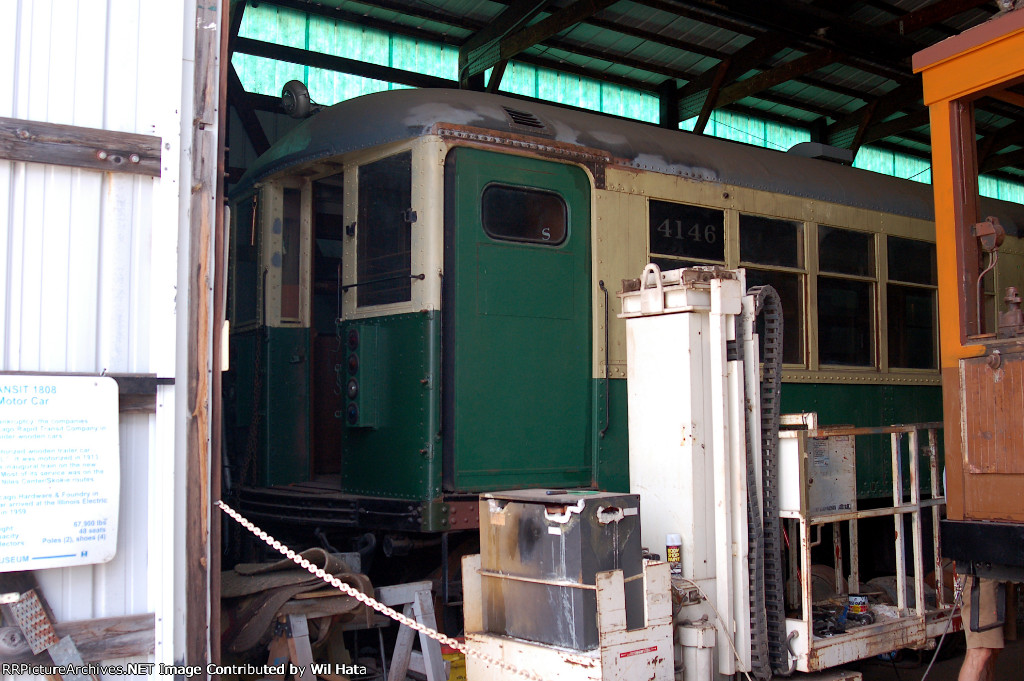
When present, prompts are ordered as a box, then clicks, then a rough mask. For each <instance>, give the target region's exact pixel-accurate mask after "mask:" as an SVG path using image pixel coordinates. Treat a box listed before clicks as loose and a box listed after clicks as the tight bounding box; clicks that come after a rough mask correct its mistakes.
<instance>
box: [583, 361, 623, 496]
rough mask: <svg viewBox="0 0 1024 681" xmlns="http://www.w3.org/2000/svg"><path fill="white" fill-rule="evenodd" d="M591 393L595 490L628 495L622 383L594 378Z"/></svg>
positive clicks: (616, 380) (620, 381)
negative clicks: (592, 401)
mask: <svg viewBox="0 0 1024 681" xmlns="http://www.w3.org/2000/svg"><path fill="white" fill-rule="evenodd" d="M592 393H593V396H594V409H593V413H594V414H595V417H594V442H595V445H594V451H595V452H597V457H596V458H597V460H596V461H595V462H594V463H595V465H594V470H595V471H596V475H597V481H596V482H597V488H598V489H600V490H602V491H604V492H629V433H628V431H627V430H626V429H627V425H626V424H627V423H628V420H627V418H626V408H627V405H626V402H627V399H626V381H625V380H624V379H614V378H613V379H611V380H604V379H594V387H593V391H592Z"/></svg>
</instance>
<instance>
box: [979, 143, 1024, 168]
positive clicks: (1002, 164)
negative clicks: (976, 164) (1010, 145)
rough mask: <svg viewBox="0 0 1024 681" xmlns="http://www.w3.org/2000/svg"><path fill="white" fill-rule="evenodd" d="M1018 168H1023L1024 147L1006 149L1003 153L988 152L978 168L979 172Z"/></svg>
mask: <svg viewBox="0 0 1024 681" xmlns="http://www.w3.org/2000/svg"><path fill="white" fill-rule="evenodd" d="M1009 167H1013V168H1019V169H1022V170H1024V149H1017V150H1016V151H1008V152H1006V153H1005V154H990V155H989V156H988V157H987V158H986V159H985V160H984V161H983V162H982V163H981V167H980V168H978V172H979V173H991V172H992V171H994V170H999V169H1001V168H1009Z"/></svg>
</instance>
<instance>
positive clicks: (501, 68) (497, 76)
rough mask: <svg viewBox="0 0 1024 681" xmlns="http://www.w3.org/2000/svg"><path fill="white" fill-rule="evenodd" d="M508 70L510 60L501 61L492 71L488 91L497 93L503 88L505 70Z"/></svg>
mask: <svg viewBox="0 0 1024 681" xmlns="http://www.w3.org/2000/svg"><path fill="white" fill-rule="evenodd" d="M506 68H508V60H507V59H505V60H502V61H499V62H498V63H497V64H495V65H494V68H493V69H491V77H490V79H489V80H488V81H487V91H488V92H497V91H498V88H499V87H501V78H502V76H504V75H505V69H506Z"/></svg>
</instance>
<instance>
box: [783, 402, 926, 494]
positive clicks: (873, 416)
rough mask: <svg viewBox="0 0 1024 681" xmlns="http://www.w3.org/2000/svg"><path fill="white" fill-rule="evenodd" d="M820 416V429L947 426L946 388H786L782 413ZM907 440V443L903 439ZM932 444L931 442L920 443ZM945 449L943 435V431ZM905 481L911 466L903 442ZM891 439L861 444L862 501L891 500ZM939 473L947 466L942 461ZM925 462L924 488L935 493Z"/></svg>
mask: <svg viewBox="0 0 1024 681" xmlns="http://www.w3.org/2000/svg"><path fill="white" fill-rule="evenodd" d="M812 411H813V412H817V414H818V423H819V424H820V425H852V426H862V427H872V426H889V425H894V424H898V423H925V422H929V421H942V388H941V387H940V386H937V385H936V386H931V385H841V384H835V383H783V384H782V413H783V414H792V413H798V412H812ZM904 440H905V439H904ZM921 444H922V445H926V444H927V440H923V441H922V442H921ZM939 444H940V447H939V451H940V452H941V451H942V448H941V431H940V441H939ZM903 447H904V450H903V451H904V457H903V465H904V480H909V475H910V473H909V463H908V456H907V455H906V442H905V441H904V444H903ZM890 452H891V444H890V439H889V436H885V435H879V436H861V437H858V438H857V498H858V499H869V498H882V497H889V498H891V497H892V456H891V454H890ZM939 465H940V468H941V465H942V462H941V461H940V464H939ZM930 485H931V478H930V476H929V473H928V467H927V465H926V464H924V463H923V462H922V467H921V486H922V488H924V489H930Z"/></svg>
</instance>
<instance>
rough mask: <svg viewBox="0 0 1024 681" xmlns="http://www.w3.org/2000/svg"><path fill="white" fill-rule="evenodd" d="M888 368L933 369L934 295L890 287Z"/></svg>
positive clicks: (888, 288) (935, 365)
mask: <svg viewBox="0 0 1024 681" xmlns="http://www.w3.org/2000/svg"><path fill="white" fill-rule="evenodd" d="M886 292H887V295H888V302H889V366H890V367H893V368H898V369H935V368H937V366H938V365H937V363H936V357H935V291H933V290H932V289H923V288H916V287H913V286H900V285H898V284H889V285H888V286H887V287H886Z"/></svg>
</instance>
